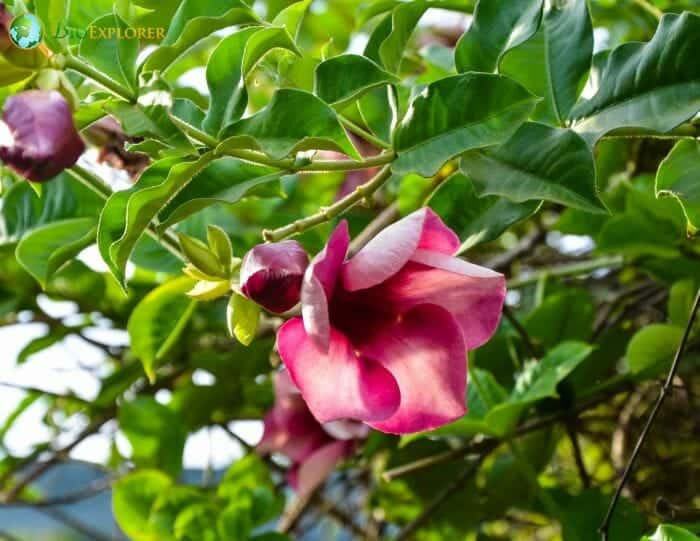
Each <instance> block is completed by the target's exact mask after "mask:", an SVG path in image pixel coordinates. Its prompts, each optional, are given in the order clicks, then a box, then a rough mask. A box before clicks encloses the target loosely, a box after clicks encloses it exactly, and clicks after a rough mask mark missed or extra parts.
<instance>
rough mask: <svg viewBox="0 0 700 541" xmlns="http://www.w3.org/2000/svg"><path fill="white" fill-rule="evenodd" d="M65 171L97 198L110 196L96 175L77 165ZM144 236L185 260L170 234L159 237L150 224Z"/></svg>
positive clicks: (166, 233) (110, 192)
mask: <svg viewBox="0 0 700 541" xmlns="http://www.w3.org/2000/svg"><path fill="white" fill-rule="evenodd" d="M66 171H67V172H68V173H69V174H70V175H71V176H72V177H73V178H75V179H76V180H78V181H79V182H80V183H82V184H83V185H84V186H86V187H87V188H89V189H90V190H92V191H93V192H95V193H96V194H97V195H98V196H100V197H101V198H102V199H104V200H105V201H106V200H107V199H108V198H109V196H111V195H112V193H113V192H112V189H111V188H110V187H109V186H108V185H107V184H105V183H104V182H103V181H102V180H101V179H100V178H98V177H97V176H96V175H94V174H93V173H91V172H90V171H88V170H87V169H85V168H84V167H81V166H79V165H74V166H73V167H70V168H68V169H66ZM146 234H147V235H149V236H150V237H151V238H153V240H155V241H156V242H158V243H159V244H160V245H161V246H163V248H165V249H166V250H168V251H169V252H170V253H171V254H173V255H174V256H175V257H177V258H178V259H180V260H182V261H185V260H186V258H185V256H184V255H183V253H182V251H181V250H180V244H179V243H178V241H177V239H176V238H175V237H174V236H173V235H172V234H171V233H170V232H167V231H166V232H164V233H163V234H161V235H159V234H158V232H157V231H156V229H155V227H154V226H153V225H152V224H151V225H149V226H148V227H147V228H146Z"/></svg>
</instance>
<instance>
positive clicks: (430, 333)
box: [360, 304, 467, 434]
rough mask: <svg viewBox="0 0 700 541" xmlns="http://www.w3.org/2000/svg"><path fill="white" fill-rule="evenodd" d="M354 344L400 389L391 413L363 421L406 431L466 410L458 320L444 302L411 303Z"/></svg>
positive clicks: (464, 368) (464, 356) (437, 423)
mask: <svg viewBox="0 0 700 541" xmlns="http://www.w3.org/2000/svg"><path fill="white" fill-rule="evenodd" d="M360 348H361V350H362V353H363V354H365V355H367V356H368V357H370V358H373V359H376V360H378V361H379V362H380V363H382V365H384V367H386V368H387V369H388V370H389V372H391V373H392V374H393V375H394V377H395V378H396V381H397V382H398V384H399V390H400V391H401V404H400V406H399V408H398V410H397V411H396V413H394V415H392V416H391V417H389V418H388V419H385V420H382V421H375V422H370V423H368V424H369V425H370V426H372V427H373V428H376V429H377V430H381V431H382V432H389V433H393V434H408V433H412V432H420V431H422V430H430V429H433V428H436V427H438V426H442V425H444V424H446V423H449V422H451V421H454V420H455V419H458V418H460V417H462V416H463V415H464V414H465V413H466V405H465V391H466V386H467V349H466V346H465V343H464V338H463V337H462V332H461V330H460V328H459V325H458V324H457V322H456V321H455V319H454V318H453V317H452V315H451V314H450V313H449V312H448V311H447V310H445V309H444V308H441V307H439V306H436V305H433V304H424V305H421V306H417V307H416V308H413V309H412V310H410V311H409V312H407V313H405V314H404V315H403V316H402V317H400V318H398V319H397V320H395V322H394V323H393V324H392V325H387V326H386V327H384V328H383V329H382V330H381V331H380V332H378V333H374V334H373V335H371V336H368V341H367V342H366V343H363V344H361V346H360Z"/></svg>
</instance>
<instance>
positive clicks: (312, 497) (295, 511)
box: [277, 485, 322, 533]
mask: <svg viewBox="0 0 700 541" xmlns="http://www.w3.org/2000/svg"><path fill="white" fill-rule="evenodd" d="M321 486H322V485H320V486H318V487H316V488H315V489H314V490H313V491H311V492H310V493H308V494H304V495H303V496H300V497H298V498H297V499H296V501H295V502H294V503H293V504H292V505H291V506H290V507H289V509H287V510H286V511H285V512H284V514H283V515H282V516H281V517H280V520H279V523H278V524H277V531H278V532H279V533H287V532H289V531H291V530H292V529H294V527H295V526H296V525H297V522H299V519H300V518H301V516H302V515H303V514H304V513H305V512H306V511H307V509H308V508H309V507H310V506H311V505H312V504H313V503H314V502H315V501H316V499H317V495H318V493H319V491H320V490H321Z"/></svg>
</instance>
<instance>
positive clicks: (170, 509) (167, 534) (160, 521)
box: [148, 486, 206, 541]
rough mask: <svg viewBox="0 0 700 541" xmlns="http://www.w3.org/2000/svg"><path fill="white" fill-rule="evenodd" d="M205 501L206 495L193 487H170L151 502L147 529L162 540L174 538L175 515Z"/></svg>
mask: <svg viewBox="0 0 700 541" xmlns="http://www.w3.org/2000/svg"><path fill="white" fill-rule="evenodd" d="M205 501H206V497H205V496H204V495H203V494H201V493H200V492H198V491H197V489H195V488H193V487H187V486H185V487H183V486H174V487H170V488H169V489H168V490H167V491H165V492H164V493H163V494H161V495H160V496H158V499H156V501H155V502H154V503H153V505H152V507H151V513H150V515H149V517H148V531H149V532H152V534H153V535H154V536H156V537H157V539H159V540H162V541H169V540H171V539H174V536H175V521H176V520H177V516H178V515H179V514H180V513H181V512H182V511H184V510H185V509H186V508H187V507H189V506H191V505H194V504H198V503H203V502H205Z"/></svg>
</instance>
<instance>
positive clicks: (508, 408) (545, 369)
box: [486, 342, 593, 436]
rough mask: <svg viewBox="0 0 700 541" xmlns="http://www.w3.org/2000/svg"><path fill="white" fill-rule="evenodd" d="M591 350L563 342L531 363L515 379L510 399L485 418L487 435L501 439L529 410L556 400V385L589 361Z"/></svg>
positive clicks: (577, 344)
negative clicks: (585, 361) (538, 403)
mask: <svg viewBox="0 0 700 541" xmlns="http://www.w3.org/2000/svg"><path fill="white" fill-rule="evenodd" d="M592 351H593V348H592V347H591V346H590V345H588V344H585V343H583V342H562V343H561V344H559V345H558V346H556V347H555V348H553V349H551V350H550V351H548V352H547V354H546V355H545V356H544V357H543V358H542V359H541V360H539V361H535V360H533V361H530V362H529V363H528V364H527V365H526V366H525V368H524V369H523V371H522V372H521V373H520V374H519V375H518V377H517V379H516V382H515V387H514V389H513V391H512V392H511V395H510V397H509V398H508V399H507V400H506V401H505V402H503V403H502V404H499V405H497V406H495V407H494V408H492V409H491V410H490V411H489V413H488V415H487V416H486V423H487V425H488V426H489V428H490V432H491V433H493V434H496V435H499V436H503V435H505V434H507V433H508V432H510V431H511V430H512V429H513V428H514V427H515V425H516V424H517V422H518V420H519V419H520V416H521V415H522V414H523V413H524V412H525V411H526V410H527V408H528V407H529V406H531V405H532V404H534V403H535V402H538V401H540V400H543V399H545V398H556V397H558V396H559V395H558V394H557V385H558V384H559V383H560V382H562V381H563V380H564V379H565V378H566V377H567V376H568V375H569V374H570V373H571V372H573V371H574V369H575V368H576V367H577V366H578V365H579V364H581V363H582V362H583V361H584V360H585V359H586V357H588V356H589V355H590V354H591V352H592Z"/></svg>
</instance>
